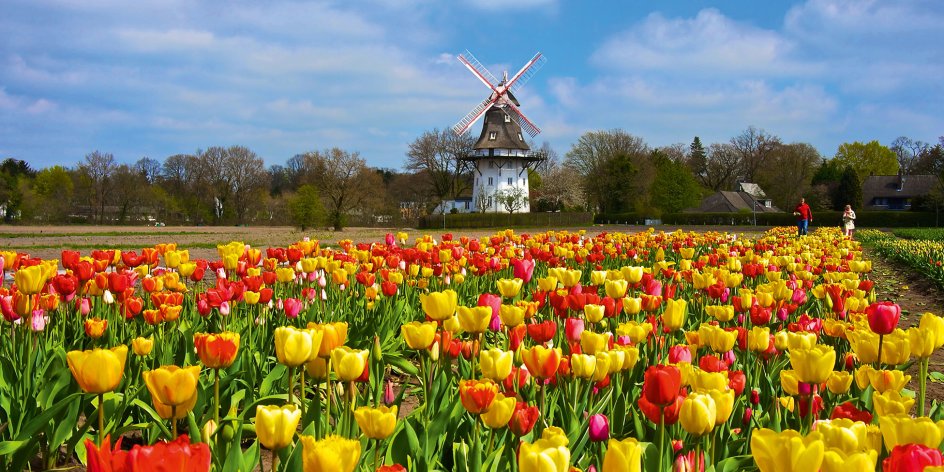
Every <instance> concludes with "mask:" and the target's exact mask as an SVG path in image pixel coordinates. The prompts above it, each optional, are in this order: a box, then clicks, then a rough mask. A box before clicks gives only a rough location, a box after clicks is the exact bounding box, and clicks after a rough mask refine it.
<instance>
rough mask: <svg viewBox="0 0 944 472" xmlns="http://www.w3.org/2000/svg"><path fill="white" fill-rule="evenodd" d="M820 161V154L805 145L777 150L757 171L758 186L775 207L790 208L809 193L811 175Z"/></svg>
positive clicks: (782, 147) (786, 146)
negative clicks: (766, 163)
mask: <svg viewBox="0 0 944 472" xmlns="http://www.w3.org/2000/svg"><path fill="white" fill-rule="evenodd" d="M821 161H822V156H820V154H819V151H817V150H816V148H814V147H813V146H812V145H810V144H807V143H792V144H785V145H783V146H779V147H778V148H777V149H776V150H775V151H774V152H773V153H772V154H771V155H770V165H767V166H765V167H764V168H763V169H761V170H759V171H758V174H757V183H759V184H760V185H761V187H762V188H763V189H764V192H766V193H767V196H768V197H770V199H771V200H773V203H774V205H776V206H778V207H780V208H781V209H789V208H792V206H793V205H795V204H796V202H798V201H799V200H800V197H802V196H804V195H805V194H806V193H807V192H808V191H809V190H810V183H811V181H812V179H813V174H814V173H816V169H817V167H818V166H819V163H820V162H821Z"/></svg>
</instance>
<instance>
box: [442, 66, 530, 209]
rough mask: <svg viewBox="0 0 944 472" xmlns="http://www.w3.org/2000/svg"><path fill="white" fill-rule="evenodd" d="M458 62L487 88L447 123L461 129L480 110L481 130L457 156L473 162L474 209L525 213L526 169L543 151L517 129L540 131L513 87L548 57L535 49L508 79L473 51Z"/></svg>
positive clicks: (473, 120)
mask: <svg viewBox="0 0 944 472" xmlns="http://www.w3.org/2000/svg"><path fill="white" fill-rule="evenodd" d="M458 59H459V62H461V63H462V64H463V65H465V66H466V68H468V69H469V70H470V71H471V72H472V74H473V75H475V77H476V78H478V79H479V80H480V81H481V82H482V83H483V84H485V86H486V87H488V88H489V90H491V94H490V95H489V97H488V98H486V99H485V100H482V102H481V103H479V104H478V106H476V107H475V108H473V109H472V111H470V112H469V113H468V114H467V115H466V116H465V117H464V118H462V120H460V121H459V122H458V123H456V125H455V126H453V127H452V130H453V132H454V133H456V135H460V136H461V135H462V134H465V133H466V132H467V131H468V130H469V128H471V127H472V125H474V124H475V123H476V122H477V121H478V119H479V118H481V117H482V116H483V115H484V116H485V120H484V122H483V123H482V134H480V135H479V139H478V141H476V143H475V146H474V147H473V151H472V153H471V154H470V155H468V156H464V157H463V158H462V159H461V160H462V161H463V162H464V163H465V164H467V165H469V166H470V167H472V169H473V175H474V181H473V185H472V204H473V206H474V210H473V211H480V212H490V213H497V212H509V213H528V212H530V211H531V206H530V204H529V192H528V169H531V168H533V167H534V166H535V165H537V164H538V163H540V162H541V161H543V160H545V159H546V158H547V156H545V155H544V154H542V153H539V152H534V151H532V150H531V148H530V146H528V143H527V142H526V141H525V137H524V135H523V134H522V133H527V134H528V135H529V136H530V137H532V138H533V137H534V136H536V135H537V134H538V133H540V132H541V130H540V129H538V127H537V126H535V125H534V123H532V122H531V120H529V119H528V118H527V117H526V116H524V114H523V113H521V110H520V109H519V108H518V107H519V106H520V104H519V103H518V100H517V99H516V98H515V96H514V93H513V92H515V91H518V90H520V89H521V87H523V86H524V84H525V83H526V82H527V81H528V79H530V78H531V77H532V76H534V74H535V73H536V72H537V71H538V69H540V68H541V66H542V65H544V62H546V60H547V59H545V58H544V56H542V55H541V53H537V54H535V55H534V57H533V58H532V59H531V60H530V61H528V63H527V64H525V65H524V67H522V68H521V70H519V71H518V73H517V74H515V75H514V76H513V77H512V78H511V79H509V78H508V72H505V73H503V74H502V79H501V81H499V80H498V79H496V78H495V76H493V75H492V74H491V73H490V72H489V71H488V69H486V68H485V66H483V65H482V63H481V62H479V61H478V60H477V59H476V58H475V56H473V55H472V53H470V52H468V51H466V52H465V53H463V54H460V55H459V56H458Z"/></svg>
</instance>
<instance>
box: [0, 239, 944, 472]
mask: <svg viewBox="0 0 944 472" xmlns="http://www.w3.org/2000/svg"><path fill="white" fill-rule="evenodd" d="M858 236H859V235H857V237H856V239H850V238H847V237H844V236H842V234H841V233H840V232H839V230H838V229H833V228H819V229H817V230H816V231H814V232H813V233H812V234H811V235H809V236H803V237H797V236H796V229H795V228H773V229H771V230H769V231H767V232H766V233H764V234H762V235H759V236H758V237H756V238H745V237H743V236H739V235H735V234H728V233H720V232H703V233H696V232H683V231H681V230H679V231H676V232H672V233H665V232H657V231H652V230H650V231H645V232H639V233H615V232H614V233H599V234H593V233H591V232H586V231H573V232H568V231H547V232H541V233H535V234H518V233H516V232H514V231H511V230H506V231H502V232H497V233H495V234H493V235H491V236H485V237H467V236H462V235H452V234H438V235H415V234H414V235H409V234H406V233H396V234H388V235H387V237H386V238H384V240H383V241H351V240H343V241H340V242H338V243H337V244H336V245H332V246H330V247H328V246H327V245H324V246H323V245H322V244H320V243H319V241H316V240H310V239H304V240H301V241H298V242H296V243H294V244H291V245H288V246H286V247H252V246H250V245H247V244H244V243H242V242H229V243H221V244H219V245H218V246H217V254H216V256H217V257H214V258H211V259H192V258H191V257H190V252H189V251H188V249H187V248H186V247H178V246H177V244H175V243H172V242H161V243H158V244H154V245H152V246H149V247H142V248H140V249H137V250H123V249H122V250H117V249H108V248H101V249H97V250H91V251H86V252H79V251H74V250H65V251H62V253H61V255H60V257H59V259H41V258H37V257H31V256H30V254H27V253H24V252H21V253H18V252H15V251H3V250H0V275H2V276H3V277H2V278H0V282H2V283H0V311H2V313H3V317H4V331H5V333H6V337H5V339H4V342H2V343H0V469H2V470H10V471H20V470H48V469H56V470H82V469H83V468H87V470H89V471H93V472H94V471H109V472H111V471H171V470H173V471H207V470H217V471H244V470H245V471H248V470H263V471H266V472H268V471H342V472H350V471H355V470H356V471H402V470H410V471H462V472H465V471H521V472H533V471H539V472H545V471H547V472H566V471H572V470H581V471H591V470H595V471H605V472H613V471H640V470H645V471H672V470H680V471H701V470H715V471H740V470H760V471H764V472H767V471H778V472H779V471H802V472H814V471H817V470H822V471H827V472H830V471H843V472H849V471H859V470H869V471H871V470H884V471H921V470H944V468H942V467H944V461H942V459H944V458H942V453H941V446H942V441H944V410H942V408H941V407H940V405H939V403H938V400H939V399H932V398H928V394H927V383H928V381H929V380H928V379H929V378H930V377H932V375H931V373H930V372H929V371H930V370H931V369H933V368H934V365H932V364H931V362H930V359H931V357H932V355H935V356H936V355H937V354H936V351H937V350H938V349H940V348H941V347H942V345H944V318H941V317H939V316H937V315H936V314H933V313H925V314H923V315H918V316H916V317H914V322H913V323H908V322H906V321H905V319H904V318H902V316H901V315H902V310H901V308H900V307H899V306H898V305H897V304H895V302H894V301H891V300H878V299H876V292H875V287H874V280H872V279H871V272H872V261H870V260H868V259H867V258H866V257H865V256H864V255H863V249H862V246H861V243H860V241H859V240H858ZM864 236H865V237H866V239H868V238H869V234H868V233H867V232H866V234H865V235H864ZM872 236H873V237H875V238H877V237H878V236H877V235H872ZM873 239H874V238H873ZM870 241H871V240H870ZM910 243H911V242H901V243H895V244H899V245H906V244H910ZM937 244H939V243H937ZM926 246H927V245H926ZM903 247H904V246H903ZM908 247H910V246H908ZM918 247H925V246H918ZM927 247H931V246H927ZM935 250H936V251H938V252H936V253H934V254H939V255H940V254H942V253H944V252H942V251H941V249H940V248H939V247H937V249H935ZM903 252H904V253H907V254H911V257H913V258H915V260H923V259H928V260H929V261H930V264H931V266H934V265H935V259H934V258H933V257H932V256H929V255H928V254H931V253H927V254H926V253H923V252H920V253H919V252H917V251H915V250H913V249H906V250H904V251H903ZM883 254H885V253H884V252H883ZM889 254H890V253H889ZM889 257H891V256H889ZM937 257H938V259H937V261H938V262H936V267H937V270H938V272H940V270H941V269H940V262H939V261H940V260H941V256H937ZM933 269H934V268H933V267H929V268H928V270H929V271H931V270H933ZM922 270H923V269H922ZM927 274H928V276H929V277H933V273H932V272H927ZM941 280H942V281H944V277H942V278H941ZM908 324H913V326H908ZM935 375H939V374H935Z"/></svg>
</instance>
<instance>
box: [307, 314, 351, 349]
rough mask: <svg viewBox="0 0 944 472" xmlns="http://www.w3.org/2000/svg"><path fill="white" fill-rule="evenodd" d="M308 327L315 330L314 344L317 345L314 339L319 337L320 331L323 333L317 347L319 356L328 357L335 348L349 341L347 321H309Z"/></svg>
mask: <svg viewBox="0 0 944 472" xmlns="http://www.w3.org/2000/svg"><path fill="white" fill-rule="evenodd" d="M308 329H309V330H314V333H313V334H312V341H313V342H312V346H313V347H315V343H314V340H316V339H318V338H317V336H318V334H317V333H318V332H320V333H321V342H320V344H318V346H317V348H316V349H312V351H313V352H315V353H317V355H318V357H328V356H330V355H331V351H333V350H334V348H336V347H338V346H341V345H342V344H344V343H345V342H347V323H345V322H343V321H335V322H334V323H308Z"/></svg>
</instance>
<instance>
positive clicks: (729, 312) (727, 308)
mask: <svg viewBox="0 0 944 472" xmlns="http://www.w3.org/2000/svg"><path fill="white" fill-rule="evenodd" d="M705 313H707V314H708V316H711V317H712V318H714V319H716V320H718V321H719V322H722V323H724V322H727V321H731V320H732V319H734V305H708V306H706V307H705ZM725 352H727V351H725Z"/></svg>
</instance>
